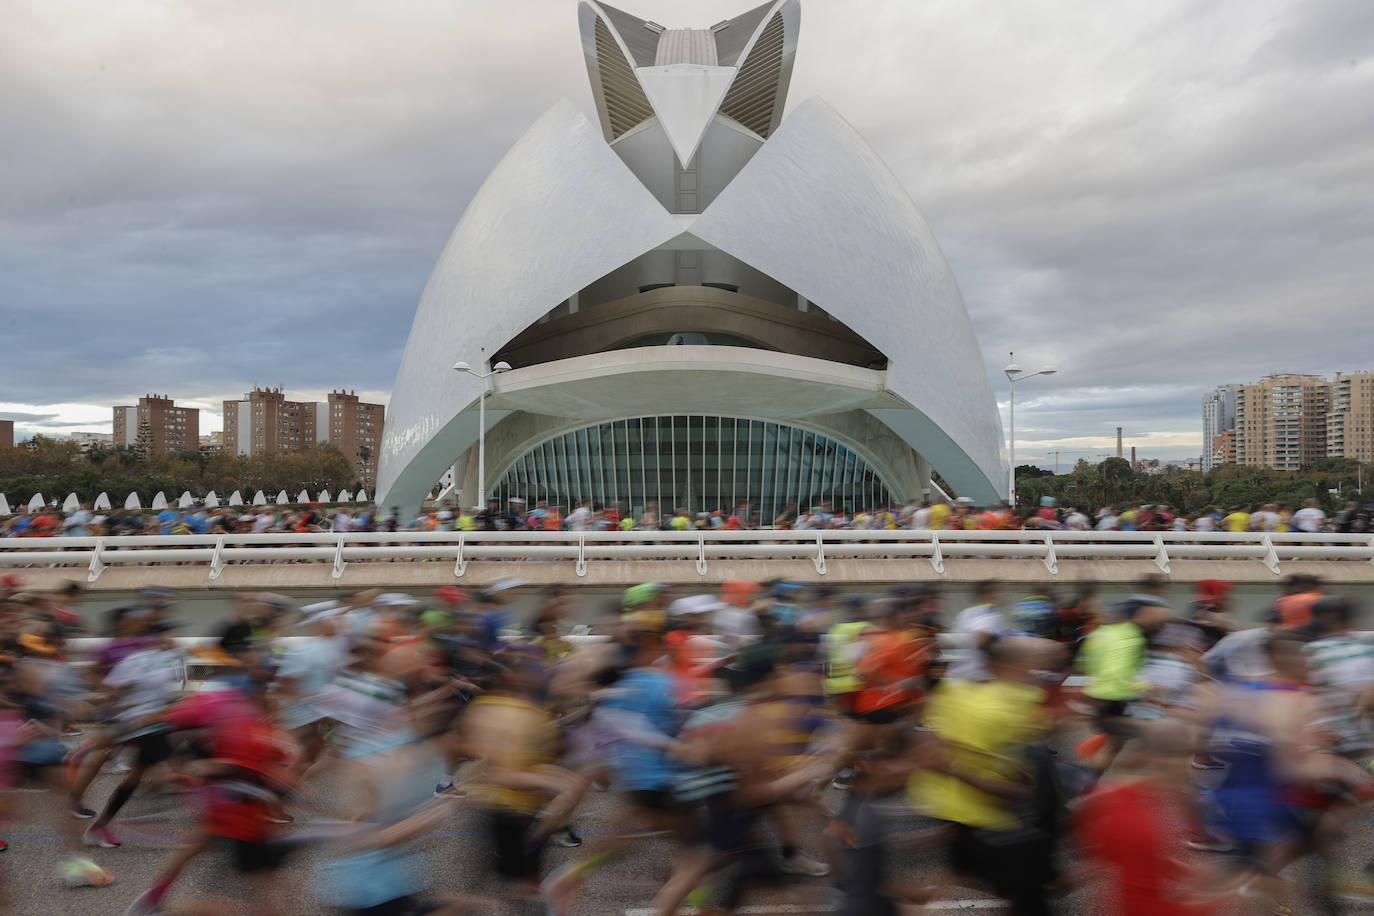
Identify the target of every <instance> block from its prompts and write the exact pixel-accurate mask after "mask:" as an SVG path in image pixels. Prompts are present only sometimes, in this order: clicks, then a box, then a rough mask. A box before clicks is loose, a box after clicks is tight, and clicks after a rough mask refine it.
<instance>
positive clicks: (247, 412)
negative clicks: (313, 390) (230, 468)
mask: <svg viewBox="0 0 1374 916" xmlns="http://www.w3.org/2000/svg"><path fill="white" fill-rule="evenodd" d="M315 415H316V410H315V402H314V401H288V400H287V399H286V395H284V394H282V390H281V389H280V388H254V389H253V390H252V391H250V392H248V393H247V394H245V395H244V396H243V398H242V399H241V400H238V401H225V402H224V443H225V448H232V449H234V451H235V453H236V454H239V455H261V454H265V453H270V452H283V453H286V454H291V453H293V452H299V451H300V450H301V449H304V448H313V447H314V445H315V443H316V439H315V436H316V427H315Z"/></svg>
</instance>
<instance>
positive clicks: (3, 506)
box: [0, 493, 10, 515]
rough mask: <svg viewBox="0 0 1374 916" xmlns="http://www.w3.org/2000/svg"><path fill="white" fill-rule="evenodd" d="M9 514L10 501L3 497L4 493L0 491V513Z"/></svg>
mask: <svg viewBox="0 0 1374 916" xmlns="http://www.w3.org/2000/svg"><path fill="white" fill-rule="evenodd" d="M9 514H10V501H9V500H8V499H5V494H4V493H0V515H9Z"/></svg>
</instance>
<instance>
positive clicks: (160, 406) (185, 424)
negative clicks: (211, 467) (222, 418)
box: [111, 394, 200, 452]
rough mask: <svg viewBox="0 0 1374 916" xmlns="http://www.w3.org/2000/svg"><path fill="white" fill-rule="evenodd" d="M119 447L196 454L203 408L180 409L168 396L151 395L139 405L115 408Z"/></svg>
mask: <svg viewBox="0 0 1374 916" xmlns="http://www.w3.org/2000/svg"><path fill="white" fill-rule="evenodd" d="M111 439H112V441H113V443H114V445H116V446H129V447H131V448H139V449H142V450H144V451H146V452H194V451H196V449H198V448H199V447H200V409H199V408H196V407H178V406H176V404H175V403H174V402H173V401H172V399H171V398H169V397H167V395H165V394H149V395H145V396H143V397H141V398H139V399H138V404H137V405H129V406H123V407H116V408H114V433H113V435H112V436H111Z"/></svg>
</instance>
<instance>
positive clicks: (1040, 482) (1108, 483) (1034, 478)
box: [1016, 458, 1374, 515]
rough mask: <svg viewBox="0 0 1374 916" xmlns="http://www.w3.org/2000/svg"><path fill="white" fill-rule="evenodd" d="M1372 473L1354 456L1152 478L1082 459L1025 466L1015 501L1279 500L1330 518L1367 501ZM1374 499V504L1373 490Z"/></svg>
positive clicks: (1179, 505)
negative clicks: (1056, 466)
mask: <svg viewBox="0 0 1374 916" xmlns="http://www.w3.org/2000/svg"><path fill="white" fill-rule="evenodd" d="M1370 471H1371V468H1370V467H1367V466H1366V467H1364V468H1361V466H1360V463H1359V462H1358V461H1355V460H1354V459H1350V458H1322V459H1319V460H1317V461H1315V462H1313V463H1312V464H1311V465H1308V466H1305V467H1303V468H1302V469H1301V470H1298V471H1271V470H1269V469H1268V468H1258V467H1242V466H1240V465H1234V464H1226V465H1222V466H1220V467H1217V468H1213V469H1212V470H1211V471H1208V472H1206V473H1203V472H1201V471H1187V470H1183V469H1182V468H1177V467H1165V468H1164V469H1163V470H1162V471H1160V472H1159V473H1149V474H1147V473H1141V472H1138V471H1136V470H1134V469H1132V467H1131V464H1130V462H1129V461H1126V460H1125V459H1123V458H1108V459H1106V460H1105V461H1103V462H1101V463H1100V464H1089V463H1088V462H1086V461H1083V460H1080V461H1079V462H1078V464H1077V465H1076V466H1075V467H1074V469H1073V470H1072V471H1070V472H1069V473H1067V474H1054V473H1053V472H1051V471H1045V470H1041V469H1040V468H1037V467H1034V466H1032V465H1020V466H1018V467H1017V468H1016V496H1017V502H1018V503H1019V504H1020V505H1021V506H1022V507H1023V508H1024V507H1028V506H1031V507H1033V506H1037V505H1039V504H1040V499H1041V497H1043V496H1054V497H1057V498H1058V499H1059V502H1060V505H1062V506H1075V507H1077V508H1079V509H1082V510H1084V511H1088V512H1091V511H1093V510H1096V509H1098V508H1101V507H1102V506H1114V507H1116V508H1118V509H1119V508H1121V507H1123V506H1127V505H1136V504H1147V505H1166V506H1170V507H1172V508H1173V509H1174V510H1175V511H1178V512H1183V513H1185V514H1188V515H1193V514H1195V513H1198V512H1201V511H1203V510H1205V509H1206V508H1208V507H1209V506H1216V507H1218V508H1221V509H1230V508H1231V507H1232V506H1238V505H1239V506H1246V507H1247V508H1248V507H1252V506H1255V505H1260V504H1263V503H1275V504H1279V505H1283V504H1287V505H1290V506H1292V507H1293V508H1295V509H1296V508H1299V507H1301V506H1302V505H1303V503H1304V502H1305V501H1306V500H1308V499H1315V500H1317V502H1318V504H1319V505H1321V506H1322V508H1323V509H1325V510H1326V511H1327V512H1328V513H1330V512H1333V511H1335V510H1337V509H1339V508H1341V507H1342V506H1344V505H1345V503H1346V502H1348V501H1350V500H1361V501H1363V499H1364V497H1363V495H1362V494H1361V493H1360V489H1361V484H1362V482H1363V481H1364V478H1367V477H1368V476H1369V472H1370ZM1371 483H1372V485H1374V482H1371ZM1333 490H1334V491H1336V492H1334V493H1333V492H1331V491H1333ZM1370 498H1371V499H1374V491H1372V492H1371V496H1370Z"/></svg>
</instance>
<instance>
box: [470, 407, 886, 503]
mask: <svg viewBox="0 0 1374 916" xmlns="http://www.w3.org/2000/svg"><path fill="white" fill-rule="evenodd" d="M491 492H492V493H493V494H494V495H495V496H498V497H500V499H501V500H502V501H503V502H504V501H506V500H508V499H511V498H513V497H519V498H521V499H524V500H526V501H528V502H529V503H531V504H534V503H537V502H539V501H544V502H547V503H548V504H550V505H560V506H563V507H572V506H576V505H580V504H581V503H582V502H584V501H590V502H591V503H593V504H594V505H600V506H614V505H616V504H619V505H620V506H622V507H623V508H624V509H625V510H626V511H629V512H632V513H634V514H635V515H636V517H638V516H639V515H640V514H641V513H643V511H644V510H645V508H646V507H648V506H656V507H657V509H658V511H659V514H660V515H661V516H662V517H665V518H666V517H667V516H668V515H670V514H672V513H674V512H675V511H677V510H679V509H686V510H688V512H689V513H691V514H693V515H696V514H699V513H703V512H705V513H711V512H714V511H716V510H718V509H719V510H722V511H723V512H724V513H727V514H728V513H730V512H732V511H734V510H735V509H736V507H738V506H741V505H743V504H748V505H749V506H750V507H751V511H755V512H757V513H758V517H759V519H760V520H761V521H762V522H763V523H764V524H771V523H772V522H773V521H774V520H775V519H776V518H777V517H778V516H779V515H781V514H783V513H784V512H787V511H791V512H793V513H794V514H795V512H796V510H797V508H798V507H800V508H802V509H808V508H810V507H812V506H826V505H829V506H830V507H831V508H832V509H833V510H834V511H836V512H845V513H852V512H854V511H861V510H864V509H873V508H877V507H882V506H890V505H893V504H894V502H895V501H897V500H898V499H899V498H900V497H899V495H898V494H896V493H895V492H894V490H893V488H892V487H890V486H889V485H888V482H887V481H885V480H883V479H882V477H881V476H880V475H879V473H878V471H877V470H875V469H874V467H873V466H872V464H870V463H869V461H868V460H867V459H865V458H864V457H863V456H862V455H860V454H859V453H858V452H856V451H854V450H853V449H852V448H850V447H848V446H846V445H844V444H843V443H840V442H838V441H836V440H834V439H832V438H830V437H827V436H824V435H821V434H819V433H815V432H812V431H811V430H808V429H805V428H804V427H801V426H794V425H790V424H786V423H777V422H771V421H766V420H749V419H738V418H734V417H724V416H710V415H700V414H692V415H668V416H650V417H636V418H630V419H624V420H615V421H608V422H602V423H595V424H591V425H589V426H585V427H581V428H578V429H574V430H571V431H565V432H561V433H558V434H556V435H554V436H551V437H549V438H547V439H545V440H543V441H542V442H539V443H538V444H536V445H534V446H533V447H531V448H530V449H528V450H527V451H525V453H524V454H522V455H520V456H519V457H518V458H516V459H515V460H514V461H512V462H510V463H509V464H508V465H507V466H506V468H505V469H504V470H503V471H502V473H501V476H500V478H499V480H498V481H497V483H496V485H495V487H493V489H492V491H491Z"/></svg>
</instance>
